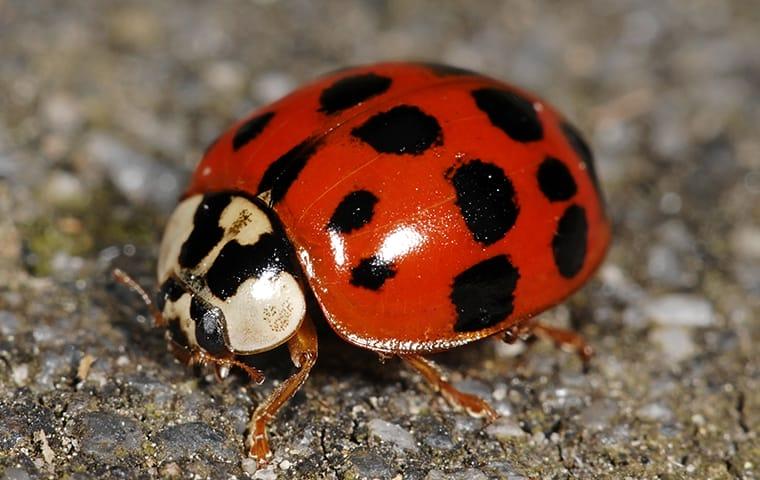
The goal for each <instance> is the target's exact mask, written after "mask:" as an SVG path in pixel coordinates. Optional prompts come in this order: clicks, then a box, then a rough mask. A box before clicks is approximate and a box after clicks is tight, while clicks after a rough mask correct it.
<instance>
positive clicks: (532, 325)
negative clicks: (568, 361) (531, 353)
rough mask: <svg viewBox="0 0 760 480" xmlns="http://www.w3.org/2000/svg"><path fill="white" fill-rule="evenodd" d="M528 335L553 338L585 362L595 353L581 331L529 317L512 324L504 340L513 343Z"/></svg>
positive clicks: (547, 338) (559, 345) (558, 345)
mask: <svg viewBox="0 0 760 480" xmlns="http://www.w3.org/2000/svg"><path fill="white" fill-rule="evenodd" d="M527 335H535V336H536V337H540V338H543V339H545V340H551V341H553V342H554V344H555V345H557V347H559V348H562V349H564V350H570V351H573V352H575V353H577V354H578V356H579V357H581V360H583V363H587V362H588V361H589V360H590V359H591V357H592V356H593V355H594V349H593V348H592V347H591V345H589V344H588V343H586V340H584V339H583V336H581V335H580V334H579V333H576V332H574V331H572V330H567V329H564V328H558V327H552V326H550V325H545V324H543V323H540V322H538V321H536V320H535V319H528V320H525V321H523V322H520V323H518V324H515V325H512V326H511V327H509V328H508V329H506V330H505V331H504V334H503V337H502V340H503V341H504V342H505V343H508V344H513V343H515V342H516V341H517V340H520V339H521V338H523V337H525V336H527Z"/></svg>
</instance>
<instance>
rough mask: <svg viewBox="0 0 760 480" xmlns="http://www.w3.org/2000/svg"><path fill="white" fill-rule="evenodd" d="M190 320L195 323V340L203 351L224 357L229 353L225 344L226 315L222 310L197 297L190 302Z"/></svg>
mask: <svg viewBox="0 0 760 480" xmlns="http://www.w3.org/2000/svg"><path fill="white" fill-rule="evenodd" d="M190 318H192V319H193V321H194V322H195V339H196V341H197V342H198V345H199V346H200V347H201V348H202V349H204V350H205V351H207V352H208V353H210V354H212V355H222V354H224V353H226V352H227V351H228V350H227V346H226V344H225V343H224V333H223V331H222V322H223V321H224V314H223V313H222V311H221V309H219V308H218V307H214V306H213V305H211V304H210V303H208V302H206V301H204V300H202V299H201V298H200V297H198V296H197V295H195V296H193V299H192V300H191V301H190Z"/></svg>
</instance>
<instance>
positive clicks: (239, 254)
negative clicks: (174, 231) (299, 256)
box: [206, 233, 291, 300]
mask: <svg viewBox="0 0 760 480" xmlns="http://www.w3.org/2000/svg"><path fill="white" fill-rule="evenodd" d="M286 242H287V241H286V240H285V239H284V238H282V237H279V236H277V235H275V234H272V233H263V234H261V236H260V237H259V240H258V241H257V242H256V243H254V244H252V245H241V244H240V243H238V242H237V240H231V241H229V242H227V243H226V244H225V245H224V247H222V249H221V250H220V251H219V256H218V257H217V258H216V260H215V261H214V264H213V265H211V268H209V270H208V272H207V273H206V284H207V285H208V288H209V290H211V293H213V294H214V295H216V296H217V297H218V298H221V299H222V300H226V299H228V298H229V297H231V296H232V295H235V293H236V292H237V290H238V288H239V287H240V285H241V284H242V283H243V282H245V281H246V280H248V279H249V278H252V277H260V276H261V275H262V274H263V273H264V272H271V273H272V274H277V273H280V272H282V271H284V270H285V271H288V270H289V267H290V265H291V258H290V250H289V247H288V244H287V243H286Z"/></svg>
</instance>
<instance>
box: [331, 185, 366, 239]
mask: <svg viewBox="0 0 760 480" xmlns="http://www.w3.org/2000/svg"><path fill="white" fill-rule="evenodd" d="M377 202H378V198H377V197H376V196H375V195H374V194H373V193H372V192H368V191H367V190H356V191H353V192H351V193H349V194H348V195H346V196H345V197H343V200H341V201H340V203H339V204H338V206H337V207H336V208H335V211H334V212H333V214H332V216H331V217H330V221H329V222H327V229H328V230H332V231H334V232H340V233H350V232H352V231H354V230H358V229H359V228H361V227H363V226H364V225H366V224H368V223H369V222H370V220H372V215H373V214H374V209H375V204H376V203H377Z"/></svg>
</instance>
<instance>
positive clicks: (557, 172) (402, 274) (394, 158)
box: [118, 63, 610, 463]
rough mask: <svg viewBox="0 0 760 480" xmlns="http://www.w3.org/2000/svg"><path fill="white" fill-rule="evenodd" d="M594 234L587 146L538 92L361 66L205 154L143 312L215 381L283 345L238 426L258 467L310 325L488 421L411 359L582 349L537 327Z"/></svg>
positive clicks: (476, 77)
mask: <svg viewBox="0 0 760 480" xmlns="http://www.w3.org/2000/svg"><path fill="white" fill-rule="evenodd" d="M609 242H610V225H609V222H608V220H607V218H606V216H605V212H604V206H603V200H602V194H601V192H600V188H599V182H598V180H597V177H596V174H595V172H594V163H593V160H592V154H591V150H590V149H589V147H588V145H587V144H586V142H585V141H584V140H583V138H582V137H581V135H580V133H579V132H578V130H577V129H576V128H575V127H573V126H572V125H571V124H570V123H569V122H568V121H567V120H566V119H565V118H564V117H563V116H562V115H561V114H559V113H558V112H557V111H556V110H555V109H553V108H552V107H551V106H549V105H548V104H547V103H545V102H544V101H543V100H541V99H539V98H538V97H536V96H534V95H532V94H530V93H528V92H526V91H524V90H521V89H518V88H516V87H513V86H510V85H508V84H505V83H502V82H500V81H497V80H494V79H492V78H489V77H487V76H483V75H480V74H477V73H474V72H471V71H468V70H463V69H459V68H454V67H448V66H443V65H432V64H419V63H383V64H376V65H368V66H361V67H357V68H351V69H346V70H342V71H338V72H336V73H333V74H330V75H327V76H324V77H322V78H320V79H318V80H316V81H314V82H313V83H311V84H308V85H306V86H305V87H302V88H300V89H298V90H296V91H295V92H293V93H291V94H290V95H288V96H286V97H285V98H283V99H281V100H279V101H277V102H275V103H273V104H271V105H268V106H266V107H264V108H262V109H260V110H259V111H257V112H254V113H252V114H251V115H249V116H248V117H246V118H244V119H243V120H241V121H239V122H238V123H236V124H235V125H233V126H232V128H230V129H229V130H228V131H227V132H225V133H224V134H222V135H221V136H220V137H219V138H218V139H217V140H216V141H215V142H214V143H213V144H212V145H211V146H210V147H209V149H208V150H207V152H206V153H205V155H204V156H203V159H202V160H201V162H200V164H199V165H198V167H197V169H196V170H195V173H194V175H193V177H192V180H191V182H190V185H189V187H188V189H187V191H186V193H185V194H184V196H183V198H182V200H181V202H180V203H179V205H178V206H177V208H176V210H175V211H174V213H173V214H172V215H171V217H170V219H169V221H168V224H167V226H166V231H165V233H164V236H163V240H162V242H161V248H160V254H159V260H158V281H159V284H160V288H159V291H158V295H157V301H156V308H155V309H154V311H155V317H156V323H157V324H159V325H161V326H165V327H166V329H167V330H166V331H167V338H168V340H169V345H170V347H171V349H172V350H173V351H174V352H175V354H176V355H177V356H178V357H179V358H180V359H181V360H183V361H185V362H187V363H200V364H211V365H214V366H215V368H216V371H217V374H218V375H219V376H220V377H224V376H226V375H227V373H228V372H229V369H230V367H234V366H237V367H240V368H242V369H244V370H245V371H246V372H248V374H249V375H250V376H251V377H252V378H253V379H254V380H255V381H257V382H261V381H263V379H264V377H263V375H262V374H261V372H260V371H258V370H257V369H255V368H254V367H252V366H250V365H249V364H248V363H246V362H243V361H242V359H241V358H242V357H248V356H251V355H255V354H257V353H260V352H265V351H268V350H272V349H274V348H275V347H278V346H280V345H282V344H287V346H288V348H289V351H290V354H291V358H292V361H293V363H294V364H295V366H296V371H295V373H294V374H293V375H292V376H291V377H289V378H288V379H287V380H285V381H284V382H283V383H281V384H280V385H279V386H278V387H277V388H276V389H275V390H274V391H273V392H272V394H271V395H270V396H269V398H268V399H266V400H265V401H264V402H263V403H261V404H260V405H259V406H258V408H256V410H255V411H254V413H253V415H252V418H251V421H250V424H249V429H248V436H247V440H246V443H247V447H248V449H249V453H250V455H251V456H252V457H254V458H256V459H257V460H258V461H259V462H262V463H264V462H266V460H267V458H268V457H269V456H270V455H271V451H270V449H269V445H268V440H267V435H266V426H267V423H269V422H270V421H271V420H272V419H273V418H274V416H275V415H276V413H277V411H278V410H279V409H280V408H281V407H282V406H283V404H284V403H285V402H286V401H287V400H288V399H289V398H290V397H292V396H293V394H294V393H295V392H296V391H297V390H298V389H299V388H300V387H301V386H302V385H303V383H304V382H305V380H306V378H307V376H308V374H309V371H310V369H311V368H312V367H313V365H314V363H315V361H316V359H317V336H316V332H315V327H314V321H315V320H317V321H323V320H322V319H324V320H326V321H327V323H329V325H330V326H331V327H332V329H333V330H334V331H335V332H336V333H337V334H338V335H339V336H340V337H342V338H343V339H344V340H345V341H347V342H349V343H351V344H354V345H357V346H359V347H363V348H366V349H369V350H372V351H374V352H377V353H378V354H380V355H381V356H383V357H386V356H391V355H395V356H398V357H400V358H401V359H403V360H404V361H405V362H406V363H407V364H408V365H409V366H411V367H412V368H413V369H415V370H417V371H418V372H420V373H421V374H422V375H423V377H424V378H425V379H426V380H428V381H429V382H430V384H431V385H432V386H433V388H434V389H435V390H437V391H439V392H441V393H442V394H443V395H444V397H445V398H446V399H447V400H448V401H449V402H450V403H452V404H453V405H454V406H457V407H461V408H464V409H465V410H466V411H468V412H469V413H470V414H472V415H475V416H481V417H485V418H487V419H493V418H495V416H496V413H495V411H494V410H493V409H492V408H491V407H490V406H489V405H488V403H486V402H485V401H484V400H482V399H480V398H478V397H476V396H474V395H469V394H466V393H463V392H460V391H458V390H457V389H456V388H454V387H453V386H452V385H451V384H450V383H449V382H448V381H447V380H446V378H445V377H444V376H443V374H442V373H441V372H440V371H439V370H438V369H437V368H436V366H435V365H434V364H433V363H432V362H431V361H430V360H428V359H426V358H425V357H424V355H425V354H428V353H434V352H440V351H442V350H447V349H450V348H453V347H457V346H460V345H465V344H467V343H470V342H474V341H476V340H479V339H482V338H486V337H491V336H495V335H503V336H504V339H505V340H507V341H514V340H516V339H517V338H519V337H520V336H521V335H523V334H527V333H534V334H539V335H543V336H547V337H550V338H552V339H553V340H555V341H556V342H558V343H560V344H562V345H566V346H570V347H574V348H576V349H578V350H579V352H580V353H581V354H582V355H584V356H587V355H589V354H590V353H591V352H590V348H589V347H588V346H587V345H586V344H585V343H584V342H583V339H582V338H581V337H580V336H578V335H577V334H575V333H573V332H570V331H565V330H559V329H555V328H550V327H548V326H544V325H541V324H540V323H537V322H536V321H535V320H534V319H533V317H534V316H535V315H536V314H538V313H539V312H541V311H543V310H545V309H547V308H549V307H551V306H553V305H555V304H557V303H558V302H560V301H562V300H563V299H564V298H565V297H567V296H568V295H569V294H570V293H572V292H573V291H575V290H577V289H578V288H579V287H580V286H581V285H583V283H584V282H586V280H587V279H588V278H589V276H590V275H591V274H592V273H593V272H594V270H595V269H596V268H597V266H598V265H599V263H600V262H601V261H602V259H603V257H604V254H605V252H606V250H607V247H608V244H609ZM118 275H119V276H120V277H121V278H122V280H123V281H124V282H125V283H130V282H132V283H133V281H131V280H130V279H128V277H126V275H125V274H123V273H119V274H118ZM132 286H133V288H137V287H136V285H134V284H132ZM143 297H144V298H147V296H146V295H145V294H144V292H143Z"/></svg>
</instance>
